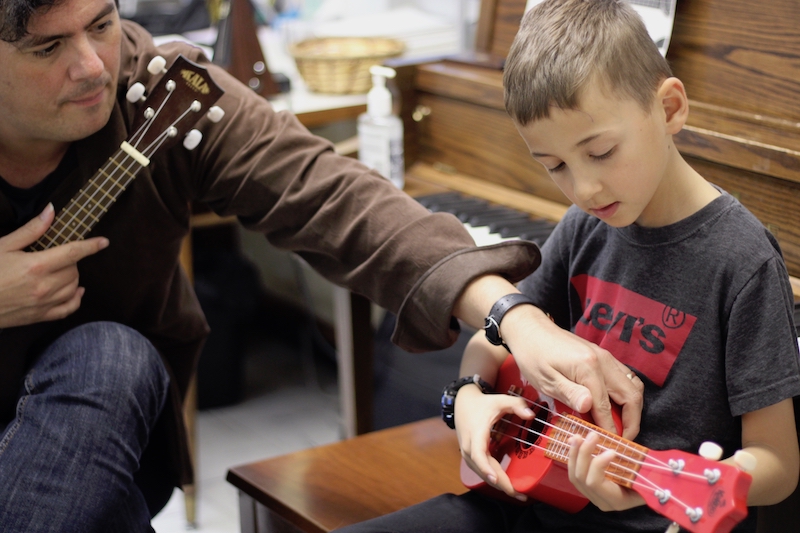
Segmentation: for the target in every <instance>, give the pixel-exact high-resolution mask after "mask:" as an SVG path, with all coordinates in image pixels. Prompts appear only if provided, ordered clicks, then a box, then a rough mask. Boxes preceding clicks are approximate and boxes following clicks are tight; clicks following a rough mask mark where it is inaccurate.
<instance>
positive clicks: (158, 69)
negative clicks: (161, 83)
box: [147, 56, 167, 75]
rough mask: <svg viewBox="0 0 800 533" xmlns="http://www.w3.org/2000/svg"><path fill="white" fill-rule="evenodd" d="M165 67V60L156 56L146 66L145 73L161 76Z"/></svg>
mask: <svg viewBox="0 0 800 533" xmlns="http://www.w3.org/2000/svg"><path fill="white" fill-rule="evenodd" d="M166 65H167V60H166V59H164V58H163V57H161V56H156V57H154V58H153V59H151V60H150V62H149V63H148V64H147V72H149V73H150V74H153V75H155V74H161V73H162V72H164V70H165V69H164V67H165V66H166Z"/></svg>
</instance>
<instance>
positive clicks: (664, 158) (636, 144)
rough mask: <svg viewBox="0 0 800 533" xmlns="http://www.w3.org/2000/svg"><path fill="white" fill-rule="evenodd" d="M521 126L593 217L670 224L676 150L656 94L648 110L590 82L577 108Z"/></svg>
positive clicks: (536, 152) (537, 155) (539, 156)
mask: <svg viewBox="0 0 800 533" xmlns="http://www.w3.org/2000/svg"><path fill="white" fill-rule="evenodd" d="M517 129H518V130H519V132H520V134H521V135H522V138H523V139H524V140H525V143H526V144H527V145H528V148H529V149H530V151H531V154H532V155H533V157H534V159H536V160H537V161H538V162H539V163H541V164H542V165H543V166H544V167H545V168H546V169H547V171H548V173H549V174H550V176H551V177H552V178H553V181H555V183H556V185H558V187H559V188H560V189H561V190H562V191H563V192H564V194H565V195H566V196H567V197H568V198H569V199H570V200H571V201H572V202H573V203H575V204H576V205H577V206H578V207H580V208H581V209H583V210H584V211H586V212H587V213H589V214H590V215H593V216H595V217H597V218H599V219H601V220H602V221H604V222H606V223H607V224H609V225H611V226H615V227H624V226H628V225H630V224H633V223H637V224H639V225H642V226H663V225H666V224H669V223H671V222H673V220H670V219H669V218H670V217H671V209H670V208H668V207H667V206H666V205H664V201H665V190H667V189H668V187H666V182H667V180H665V179H664V178H665V176H667V175H668V174H669V173H670V171H671V165H672V164H673V163H672V162H673V161H674V158H673V157H671V156H672V155H673V154H674V153H675V147H674V145H673V144H672V141H671V133H672V131H671V130H670V128H669V127H668V124H667V121H666V115H665V112H664V109H663V108H662V106H661V105H660V99H659V98H658V97H656V98H655V99H654V103H653V107H652V109H651V112H650V113H649V114H648V113H646V112H645V111H644V110H643V109H642V107H641V106H640V105H639V104H638V103H637V102H635V101H634V100H632V99H617V98H613V97H609V96H606V93H605V92H604V91H601V90H600V89H599V88H598V87H597V86H596V85H594V84H592V85H591V86H590V87H588V88H587V89H586V90H585V91H583V94H582V96H581V99H580V107H579V109H576V110H562V109H557V108H553V109H551V111H550V117H549V118H546V119H540V120H537V121H534V122H531V123H529V124H528V125H526V126H519V125H517Z"/></svg>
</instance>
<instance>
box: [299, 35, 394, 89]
mask: <svg viewBox="0 0 800 533" xmlns="http://www.w3.org/2000/svg"><path fill="white" fill-rule="evenodd" d="M404 48H405V45H404V44H403V43H402V42H401V41H398V40H395V39H382V38H376V37H369V38H367V37H326V38H319V39H309V40H306V41H302V42H299V43H297V44H294V45H292V47H291V48H290V53H291V54H292V57H294V59H295V62H296V63H297V70H298V71H299V72H300V75H301V76H302V77H303V80H304V81H305V82H306V85H307V86H308V88H309V89H310V90H311V91H316V92H321V93H332V94H359V93H365V92H367V91H369V89H370V87H371V86H372V77H371V76H370V74H369V68H370V67H371V66H372V65H380V64H381V63H383V61H385V60H386V59H389V58H390V57H396V56H399V55H400V54H402V53H403V49H404Z"/></svg>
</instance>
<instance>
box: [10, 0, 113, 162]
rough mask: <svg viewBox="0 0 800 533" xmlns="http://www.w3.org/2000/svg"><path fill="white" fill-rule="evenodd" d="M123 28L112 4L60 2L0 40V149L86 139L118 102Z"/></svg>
mask: <svg viewBox="0 0 800 533" xmlns="http://www.w3.org/2000/svg"><path fill="white" fill-rule="evenodd" d="M120 39H121V32H120V21H119V15H118V14H117V10H116V6H115V4H114V1H113V0H62V1H61V2H59V3H57V4H56V5H54V6H53V7H51V8H50V9H48V10H43V11H40V12H37V13H36V14H34V15H33V16H32V17H31V19H30V21H29V23H28V34H27V35H25V36H24V37H23V38H22V39H21V40H20V41H17V42H14V43H8V42H5V41H0V65H2V67H0V115H1V116H2V120H0V149H2V148H3V147H4V146H5V147H8V146H35V145H36V144H37V143H42V142H44V143H53V142H55V143H63V142H71V141H75V140H78V139H82V138H84V137H87V136H88V135H90V134H92V133H94V132H96V131H98V130H99V129H100V128H102V127H103V126H104V125H105V124H106V122H107V121H108V118H109V116H110V115H111V110H112V109H113V107H114V100H115V98H116V86H117V78H118V74H119V62H120Z"/></svg>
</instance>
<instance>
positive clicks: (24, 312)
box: [0, 205, 108, 328]
mask: <svg viewBox="0 0 800 533" xmlns="http://www.w3.org/2000/svg"><path fill="white" fill-rule="evenodd" d="M54 217H55V214H54V211H53V207H52V205H48V206H47V207H46V208H45V209H44V211H42V213H41V214H40V215H39V216H38V217H35V218H34V219H32V220H31V221H30V222H28V223H27V224H25V225H24V226H22V227H21V228H19V229H18V230H16V231H14V232H12V233H9V234H8V235H6V236H4V237H0V328H7V327H14V326H24V325H26V324H33V323H36V322H44V321H48V320H58V319H60V318H64V317H66V316H68V315H70V314H71V313H73V312H75V311H76V310H77V309H78V307H80V303H81V297H82V296H83V293H84V289H83V287H80V286H78V265H77V264H78V261H80V260H81V259H83V258H84V257H87V256H89V255H92V254H95V253H97V252H99V251H100V250H102V249H103V248H105V247H106V246H108V239H106V238H103V237H96V238H93V239H87V240H85V241H76V242H71V243H68V244H64V245H62V246H57V247H55V248H50V249H47V250H44V251H41V252H26V251H24V250H25V249H26V248H27V247H28V246H30V245H31V244H33V243H34V242H36V241H37V240H38V239H39V238H40V237H41V236H42V235H44V233H45V231H47V228H49V227H50V224H51V223H52V222H53V218H54Z"/></svg>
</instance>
